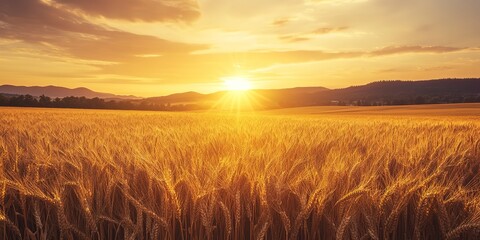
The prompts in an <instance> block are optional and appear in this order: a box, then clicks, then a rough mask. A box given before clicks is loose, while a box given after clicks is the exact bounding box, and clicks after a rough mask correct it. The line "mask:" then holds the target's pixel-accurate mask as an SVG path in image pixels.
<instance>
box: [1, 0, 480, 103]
mask: <svg viewBox="0 0 480 240" xmlns="http://www.w3.org/2000/svg"><path fill="white" fill-rule="evenodd" d="M479 10H480V1H478V0H456V1H452V0H402V1H399V0H0V84H14V85H28V86H31V85H40V86H43V85H59V86H65V87H80V86H82V87H88V88H91V89H93V90H96V91H103V92H111V93H116V94H133V95H138V96H158V95H164V94H169V93H175V92H183V91H199V92H213V91H217V90H223V89H225V86H226V85H227V86H228V84H226V81H225V79H230V80H232V79H233V80H235V79H237V83H238V79H239V78H242V79H244V80H246V81H247V84H249V85H251V86H249V88H250V87H252V88H284V87H298V86H324V87H330V88H338V87H347V86H350V85H358V84H364V83H367V82H371V81H376V80H383V79H405V80H407V79H408V80H410V79H411V80H415V79H432V78H444V77H480V31H479V29H480V14H478V11H479ZM248 81H250V82H248ZM244 82H245V81H244Z"/></svg>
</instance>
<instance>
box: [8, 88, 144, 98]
mask: <svg viewBox="0 0 480 240" xmlns="http://www.w3.org/2000/svg"><path fill="white" fill-rule="evenodd" d="M0 93H2V94H4V95H7V94H8V95H27V94H28V95H32V96H36V97H38V96H41V95H45V96H49V97H52V98H56V97H58V98H63V97H70V96H73V97H86V98H108V99H138V97H135V96H122V95H115V94H111V93H101V92H95V91H92V90H90V89H88V88H84V87H81V88H73V89H72V88H65V87H58V86H45V87H40V86H32V87H26V86H14V85H2V86H0Z"/></svg>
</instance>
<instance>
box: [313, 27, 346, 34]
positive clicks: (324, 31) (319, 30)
mask: <svg viewBox="0 0 480 240" xmlns="http://www.w3.org/2000/svg"><path fill="white" fill-rule="evenodd" d="M347 29H348V27H321V28H317V29H315V30H314V31H312V34H328V33H334V32H342V31H345V30H347Z"/></svg>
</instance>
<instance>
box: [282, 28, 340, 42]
mask: <svg viewBox="0 0 480 240" xmlns="http://www.w3.org/2000/svg"><path fill="white" fill-rule="evenodd" d="M347 29H348V27H321V28H317V29H315V30H313V31H309V32H304V33H295V34H289V35H282V36H279V37H278V38H279V39H280V40H282V41H285V42H289V43H294V42H303V41H308V40H311V39H312V38H314V37H315V35H325V34H330V33H336V32H342V31H345V30H347Z"/></svg>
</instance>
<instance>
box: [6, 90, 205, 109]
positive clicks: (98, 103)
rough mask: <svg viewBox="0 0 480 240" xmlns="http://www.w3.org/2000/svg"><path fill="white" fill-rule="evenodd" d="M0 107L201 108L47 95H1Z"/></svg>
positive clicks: (192, 105)
mask: <svg viewBox="0 0 480 240" xmlns="http://www.w3.org/2000/svg"><path fill="white" fill-rule="evenodd" d="M0 106H12V107H43V108H82V109H117V110H151V111H187V110H196V109H198V108H199V107H198V106H197V105H194V104H175V105H171V104H168V103H167V104H160V103H154V102H149V101H144V100H105V99H101V98H86V97H73V96H72V97H64V98H51V97H48V96H45V95H42V96H40V97H34V96H32V95H28V94H27V95H15V96H9V97H7V96H3V95H1V94H0Z"/></svg>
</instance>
